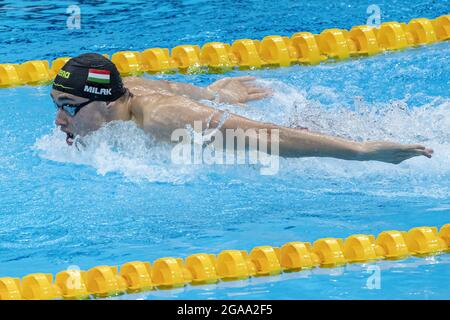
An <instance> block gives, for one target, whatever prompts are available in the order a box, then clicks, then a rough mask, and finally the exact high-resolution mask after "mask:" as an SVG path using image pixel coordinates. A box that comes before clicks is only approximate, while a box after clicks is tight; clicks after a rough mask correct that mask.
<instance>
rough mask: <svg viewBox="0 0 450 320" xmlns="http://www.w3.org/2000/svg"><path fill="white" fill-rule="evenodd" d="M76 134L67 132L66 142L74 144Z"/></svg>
mask: <svg viewBox="0 0 450 320" xmlns="http://www.w3.org/2000/svg"><path fill="white" fill-rule="evenodd" d="M74 138H75V137H74V135H73V133H70V132H66V143H67V144H68V145H69V146H71V145H72V144H73V139H74Z"/></svg>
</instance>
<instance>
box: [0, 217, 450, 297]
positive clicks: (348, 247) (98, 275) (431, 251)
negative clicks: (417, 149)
mask: <svg viewBox="0 0 450 320" xmlns="http://www.w3.org/2000/svg"><path fill="white" fill-rule="evenodd" d="M444 252H446V253H450V223H449V224H445V225H444V226H442V227H441V229H440V230H439V231H438V229H437V228H436V227H416V228H412V229H410V230H409V231H408V232H404V231H397V230H390V231H383V232H381V233H380V234H379V235H378V237H377V238H376V239H375V237H374V236H373V235H365V234H355V235H351V236H349V237H347V238H346V239H345V240H344V239H340V238H322V239H318V240H316V241H315V242H314V243H313V244H311V243H309V242H288V243H286V244H284V245H282V246H281V248H279V247H272V246H258V247H255V248H253V249H252V250H251V251H250V254H248V253H247V251H245V250H224V251H222V252H220V253H219V254H217V255H214V254H207V253H198V254H193V255H190V256H188V257H186V258H185V259H184V260H183V259H182V258H174V257H164V258H160V259H157V260H155V261H154V262H153V264H150V262H146V261H132V262H128V263H125V264H123V265H122V266H121V267H120V270H119V268H118V267H117V266H104V265H103V266H97V267H93V268H91V269H89V270H88V271H82V270H65V271H62V272H59V273H58V274H56V277H55V279H54V281H53V275H52V274H45V273H34V274H29V275H26V276H24V277H22V279H19V278H11V277H5V278H0V300H22V299H25V300H49V299H95V298H105V297H112V296H117V295H121V294H126V293H137V292H145V291H150V290H163V289H173V288H180V287H184V286H186V285H203V284H215V283H218V282H219V281H236V280H243V279H247V278H250V277H264V276H272V275H279V274H281V273H288V272H301V271H302V270H306V269H312V268H317V267H321V268H333V267H339V266H343V265H345V264H348V263H366V262H375V261H377V260H381V259H391V260H398V259H405V258H408V257H410V256H418V257H425V256H430V255H437V254H442V253H444Z"/></svg>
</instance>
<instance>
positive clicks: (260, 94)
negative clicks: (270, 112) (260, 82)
mask: <svg viewBox="0 0 450 320" xmlns="http://www.w3.org/2000/svg"><path fill="white" fill-rule="evenodd" d="M269 95H270V93H267V92H258V93H250V94H249V95H248V96H247V100H248V101H251V100H260V99H264V98H266V97H268V96H269Z"/></svg>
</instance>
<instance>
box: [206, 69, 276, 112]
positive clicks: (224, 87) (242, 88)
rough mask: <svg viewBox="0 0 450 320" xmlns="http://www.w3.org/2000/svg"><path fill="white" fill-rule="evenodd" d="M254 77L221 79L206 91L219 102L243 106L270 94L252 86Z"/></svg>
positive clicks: (268, 90) (256, 86) (266, 90)
mask: <svg viewBox="0 0 450 320" xmlns="http://www.w3.org/2000/svg"><path fill="white" fill-rule="evenodd" d="M255 80H256V78H255V77H251V76H244V77H236V78H223V79H220V80H218V81H216V82H214V83H213V84H211V85H209V86H208V87H207V88H206V90H207V91H208V92H209V93H210V94H212V95H213V96H214V97H217V98H218V100H219V102H222V103H229V104H237V105H240V106H245V102H248V101H252V100H260V99H264V98H266V97H268V96H269V95H271V94H272V90H271V89H269V88H263V87H261V86H258V85H256V84H254V83H253V82H254V81H255Z"/></svg>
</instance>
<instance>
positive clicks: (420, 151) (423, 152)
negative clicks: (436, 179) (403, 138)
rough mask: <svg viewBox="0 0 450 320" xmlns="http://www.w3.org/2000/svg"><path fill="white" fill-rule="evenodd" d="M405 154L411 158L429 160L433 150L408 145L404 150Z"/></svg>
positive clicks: (416, 145)
mask: <svg viewBox="0 0 450 320" xmlns="http://www.w3.org/2000/svg"><path fill="white" fill-rule="evenodd" d="M404 151H405V152H406V153H408V154H409V155H411V156H413V157H414V156H425V157H427V158H431V157H432V155H433V153H434V150H433V149H430V148H427V147H425V146H423V145H420V144H410V145H407V146H405V150H404Z"/></svg>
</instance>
